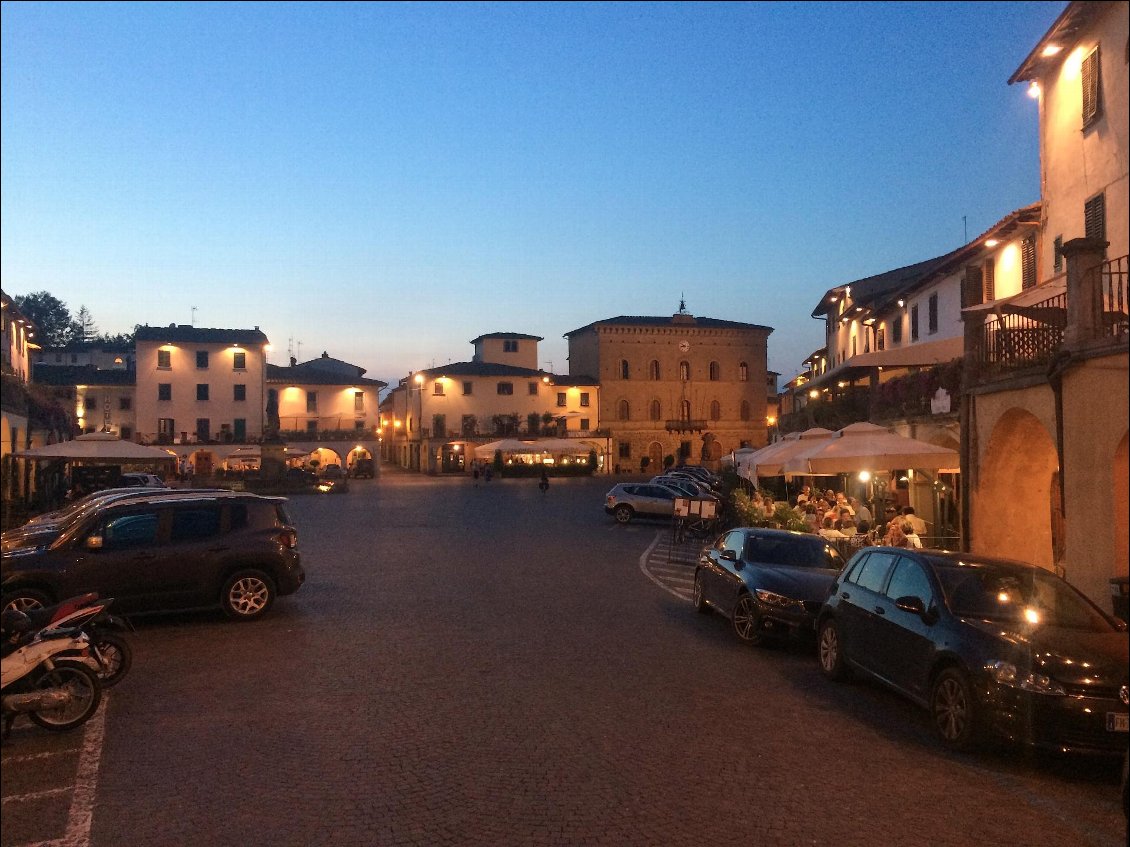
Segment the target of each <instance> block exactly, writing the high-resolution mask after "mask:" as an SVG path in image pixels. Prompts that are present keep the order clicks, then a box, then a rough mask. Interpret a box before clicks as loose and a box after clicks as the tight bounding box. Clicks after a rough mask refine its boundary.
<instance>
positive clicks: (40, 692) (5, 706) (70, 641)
mask: <svg viewBox="0 0 1130 847" xmlns="http://www.w3.org/2000/svg"><path fill="white" fill-rule="evenodd" d="M0 635H2V636H3V639H4V641H3V651H2V652H3V655H2V658H0V715H2V717H3V724H4V725H3V731H2V737H3V738H7V737H8V735H9V734H10V732H11V729H12V723H13V722H14V721H15V719H16V717H17V716H19V715H21V714H26V715H27V716H28V717H29V718H31V720H32V721H33V722H34V723H36V724H38V725H39V726H41V727H43V728H44V729H48V730H51V731H52V732H65V731H66V730H70V729H74V728H76V727H78V726H81V725H82V724H84V723H86V722H87V721H88V720H90V718H91V716H92V715H93V714H94V713H95V712H96V711H97V710H98V704H99V703H100V702H101V701H102V683H101V682H100V681H99V680H98V674H97V671H96V669H97V668H98V667H99V663H98V661H97V659H95V658H94V655H93V652H92V650H91V648H90V638H89V637H88V636H87V635H86V634H85V633H83V632H80V631H78V630H75V629H41V630H39V631H34V625H33V624H32V623H31V621H30V620H29V619H28V616H27V615H25V614H24V613H23V612H17V611H12V610H10V611H6V612H4V613H3V615H0Z"/></svg>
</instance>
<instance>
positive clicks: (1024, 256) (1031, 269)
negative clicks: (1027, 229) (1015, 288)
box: [1020, 235, 1036, 288]
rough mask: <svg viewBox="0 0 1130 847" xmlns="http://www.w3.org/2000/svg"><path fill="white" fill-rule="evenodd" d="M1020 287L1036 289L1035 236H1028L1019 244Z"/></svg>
mask: <svg viewBox="0 0 1130 847" xmlns="http://www.w3.org/2000/svg"><path fill="white" fill-rule="evenodd" d="M1020 267H1021V271H1020V273H1021V277H1020V287H1021V288H1035V287H1036V236H1034V235H1029V236H1028V237H1027V238H1025V239H1024V240H1023V241H1022V242H1020Z"/></svg>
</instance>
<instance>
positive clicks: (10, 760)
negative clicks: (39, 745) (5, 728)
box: [4, 747, 78, 765]
mask: <svg viewBox="0 0 1130 847" xmlns="http://www.w3.org/2000/svg"><path fill="white" fill-rule="evenodd" d="M77 752H78V748H77V747H70V748H68V749H66V750H51V751H49V752H47V753H27V754H25V755H23V756H6V757H5V758H4V764H5V765H14V764H18V763H19V762H31V761H34V760H36V759H48V758H50V757H51V756H70V755H72V754H74V753H77Z"/></svg>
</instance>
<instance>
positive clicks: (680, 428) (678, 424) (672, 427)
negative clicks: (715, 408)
mask: <svg viewBox="0 0 1130 847" xmlns="http://www.w3.org/2000/svg"><path fill="white" fill-rule="evenodd" d="M664 428H665V429H666V430H667V431H668V432H702V431H703V430H705V429H706V428H707V427H706V421H704V420H694V419H691V418H681V419H679V420H669V421H666V422H665V423H664Z"/></svg>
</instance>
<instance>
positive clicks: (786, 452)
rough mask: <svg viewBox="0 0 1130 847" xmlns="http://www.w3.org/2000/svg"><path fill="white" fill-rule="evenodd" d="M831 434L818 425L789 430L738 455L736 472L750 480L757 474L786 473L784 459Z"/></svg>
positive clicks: (776, 474) (830, 431)
mask: <svg viewBox="0 0 1130 847" xmlns="http://www.w3.org/2000/svg"><path fill="white" fill-rule="evenodd" d="M833 435H834V433H833V432H832V430H830V429H824V428H823V427H819V426H816V427H813V428H812V429H806V430H805V431H804V432H799V433H798V432H790V433H789V434H788V435H786V436H785V437H784V438H782V439H781V440H780V441H776V442H774V443H772V444H769V445H767V446H765V447H762V448H761V449H760V450H758V451H756V452H754V453H752V454H750V455H747V456H738V458H737V464H738V473H739V474H740V475H742V476H744V477H745V478H746V479H748V480H750V481H755V480H756V479H757V477H759V476H782V475H783V474H785V473H786V470H785V462H786V461H788V460H789V459H791V458H792V457H793V456H796V455H797V454H799V453H802V452H804V451H807V450H809V449H810V448H811V447H812V445H813V442H817V441H822V440H824V439H827V438H831V437H832V436H833ZM800 473H804V471H801V472H800Z"/></svg>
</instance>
